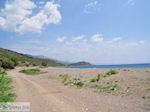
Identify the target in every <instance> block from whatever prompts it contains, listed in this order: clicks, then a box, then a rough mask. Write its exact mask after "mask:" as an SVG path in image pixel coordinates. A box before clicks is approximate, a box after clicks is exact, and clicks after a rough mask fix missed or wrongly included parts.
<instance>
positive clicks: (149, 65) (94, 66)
mask: <svg viewBox="0 0 150 112" xmlns="http://www.w3.org/2000/svg"><path fill="white" fill-rule="evenodd" d="M65 68H150V63H148V64H120V65H119V64H118V65H92V66H69V67H65Z"/></svg>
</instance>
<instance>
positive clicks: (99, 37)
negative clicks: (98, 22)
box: [91, 34, 104, 42]
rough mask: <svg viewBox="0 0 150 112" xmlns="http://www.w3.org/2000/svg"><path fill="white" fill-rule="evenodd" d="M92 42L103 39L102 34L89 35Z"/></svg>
mask: <svg viewBox="0 0 150 112" xmlns="http://www.w3.org/2000/svg"><path fill="white" fill-rule="evenodd" d="M91 39H92V41H93V42H101V41H103V40H104V38H103V34H95V35H93V36H92V37H91Z"/></svg>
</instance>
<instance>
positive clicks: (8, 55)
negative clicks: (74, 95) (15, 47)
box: [0, 48, 64, 69]
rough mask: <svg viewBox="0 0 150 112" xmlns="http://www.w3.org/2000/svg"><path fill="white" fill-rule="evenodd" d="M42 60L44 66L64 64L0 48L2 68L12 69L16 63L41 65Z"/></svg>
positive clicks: (20, 64)
mask: <svg viewBox="0 0 150 112" xmlns="http://www.w3.org/2000/svg"><path fill="white" fill-rule="evenodd" d="M43 62H44V63H45V62H46V63H45V64H44V65H46V66H64V64H62V63H59V62H57V61H55V60H51V59H43V58H38V57H34V56H31V55H25V54H21V53H17V52H14V51H11V50H7V49H3V48H0V66H2V67H3V68H4V69H13V68H14V67H15V66H17V65H19V66H34V65H36V66H41V65H42V63H43ZM1 63H2V64H1ZM33 64H34V65H33ZM42 66H43V65H42Z"/></svg>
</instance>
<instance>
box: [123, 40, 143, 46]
mask: <svg viewBox="0 0 150 112" xmlns="http://www.w3.org/2000/svg"><path fill="white" fill-rule="evenodd" d="M144 43H145V40H140V41H138V42H129V43H126V46H140V45H143V44H144Z"/></svg>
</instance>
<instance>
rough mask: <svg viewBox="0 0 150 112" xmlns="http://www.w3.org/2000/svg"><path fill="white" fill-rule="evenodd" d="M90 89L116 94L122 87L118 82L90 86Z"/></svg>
mask: <svg viewBox="0 0 150 112" xmlns="http://www.w3.org/2000/svg"><path fill="white" fill-rule="evenodd" d="M88 86H89V87H90V88H94V89H97V90H98V92H106V93H112V94H114V93H115V92H116V90H119V89H120V87H119V86H118V84H117V81H106V82H105V81H104V82H101V83H96V84H89V85H88Z"/></svg>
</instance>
